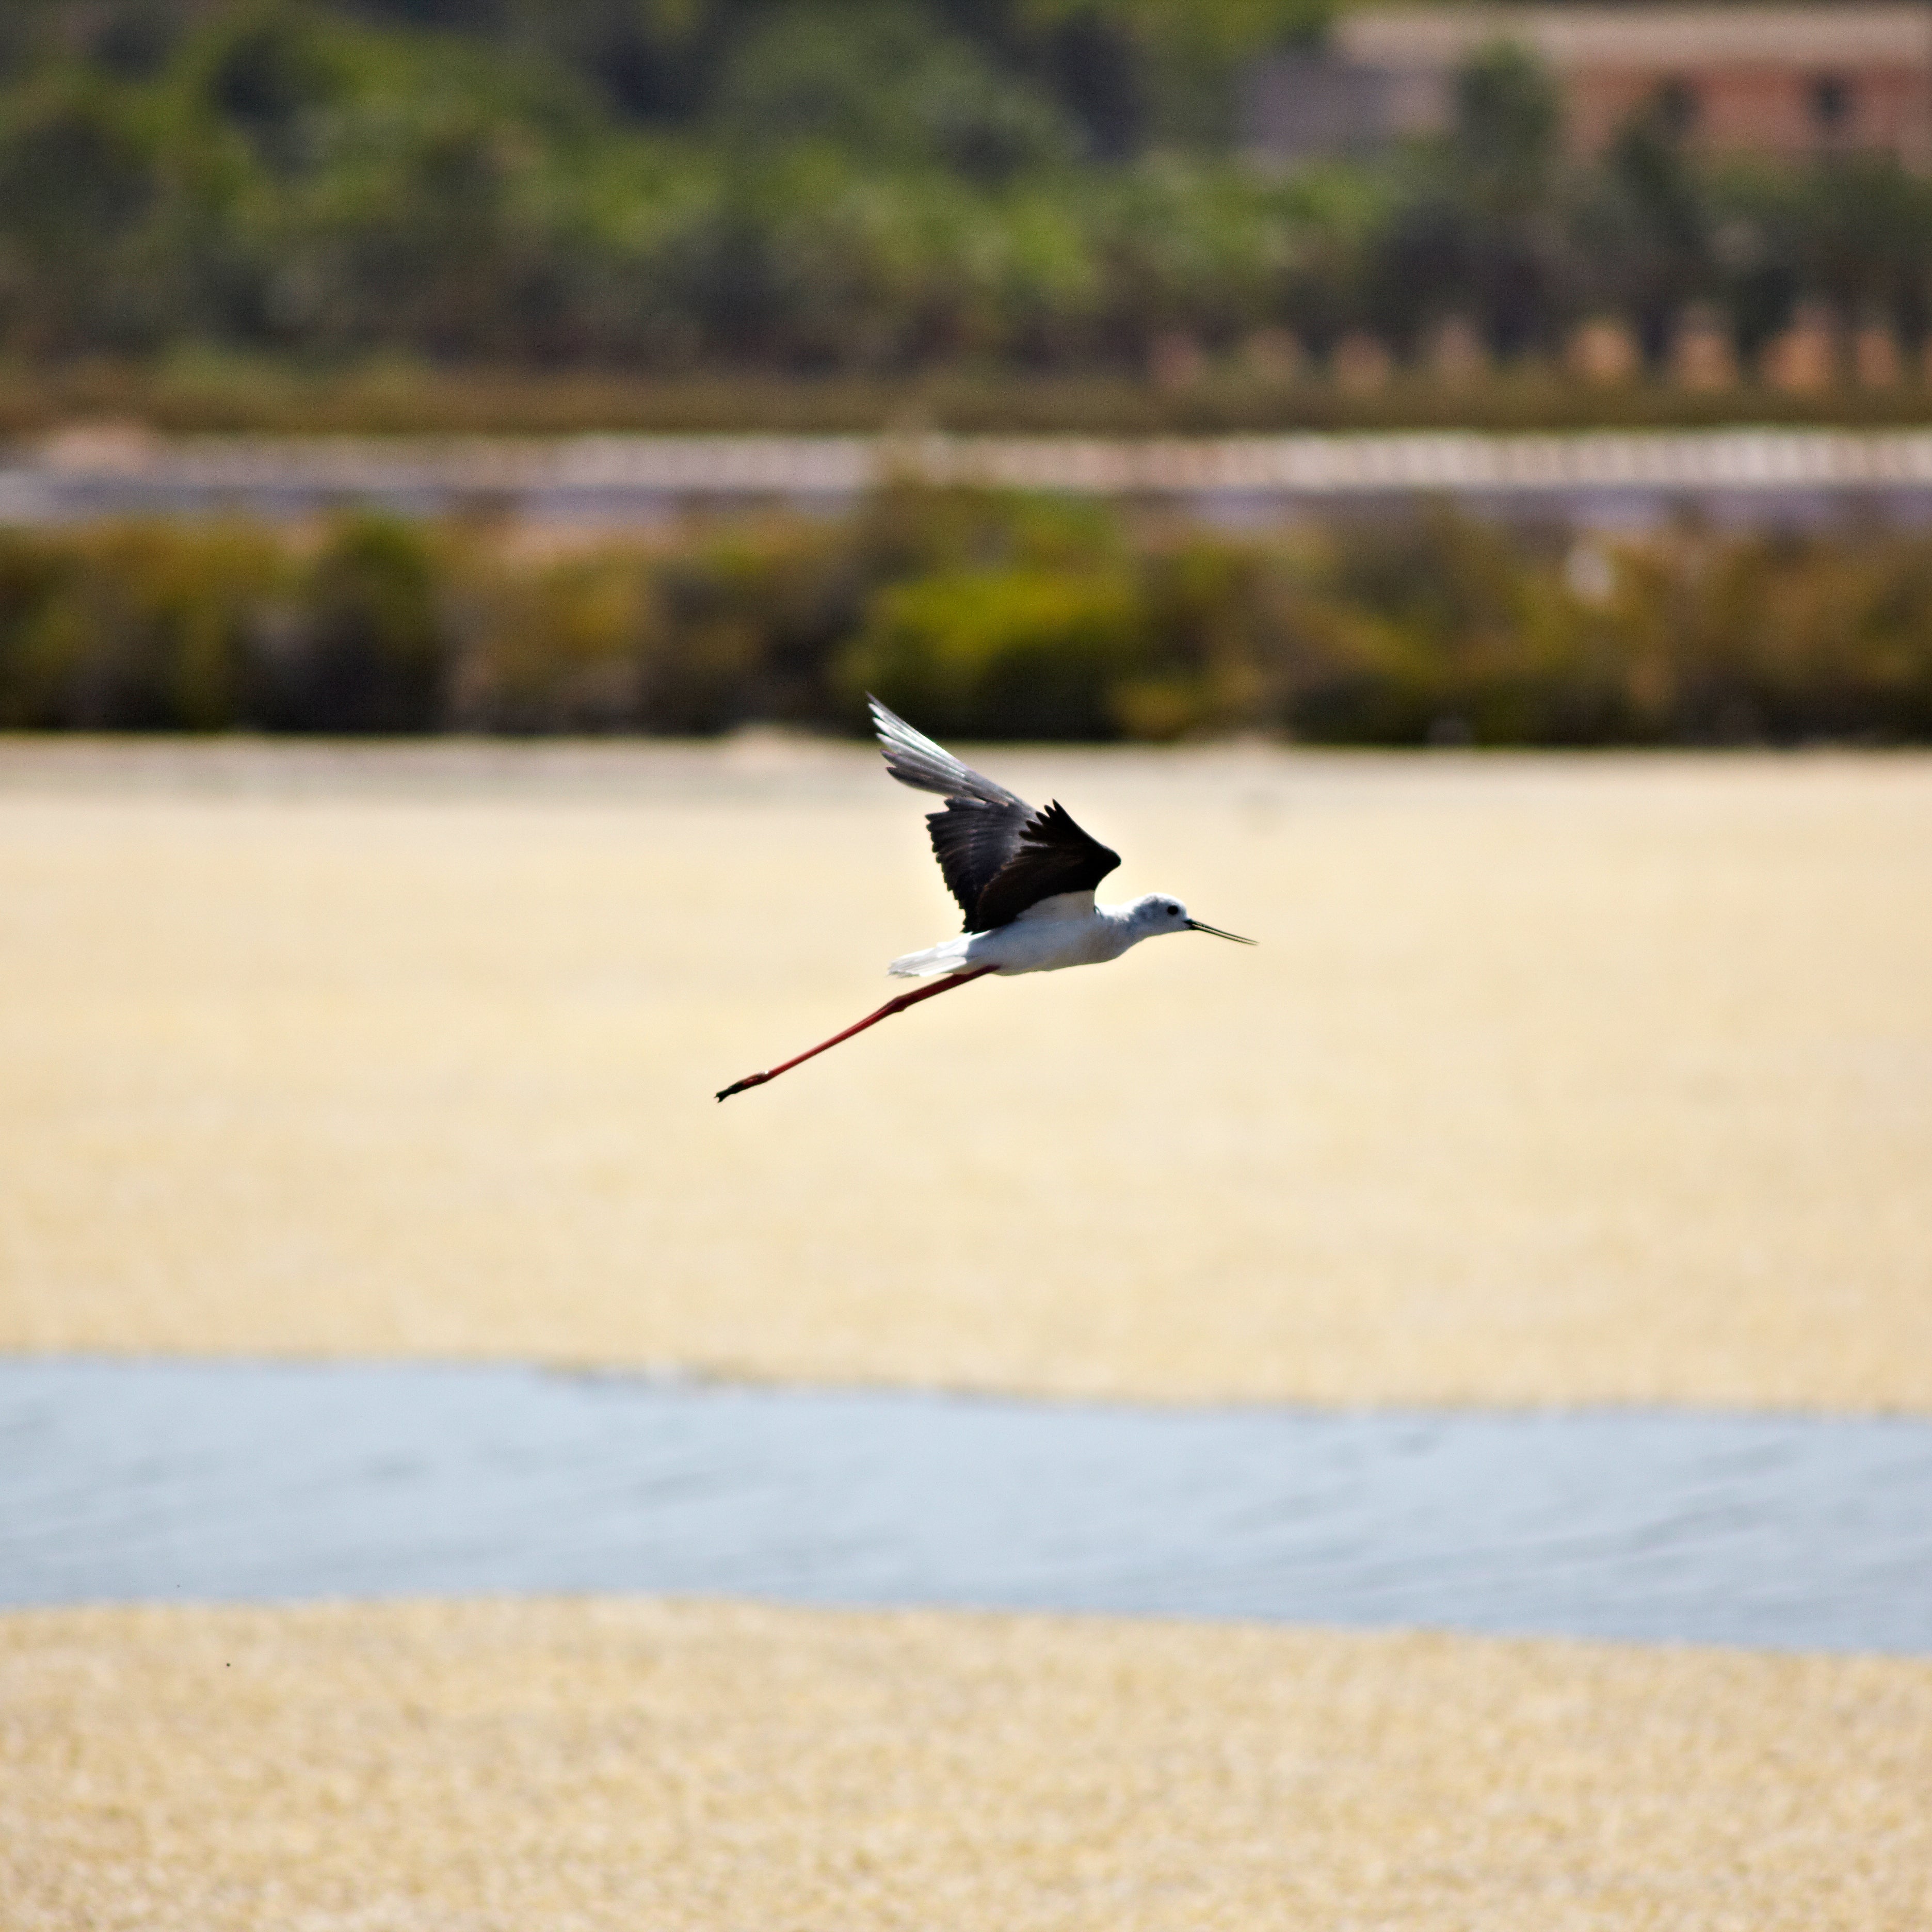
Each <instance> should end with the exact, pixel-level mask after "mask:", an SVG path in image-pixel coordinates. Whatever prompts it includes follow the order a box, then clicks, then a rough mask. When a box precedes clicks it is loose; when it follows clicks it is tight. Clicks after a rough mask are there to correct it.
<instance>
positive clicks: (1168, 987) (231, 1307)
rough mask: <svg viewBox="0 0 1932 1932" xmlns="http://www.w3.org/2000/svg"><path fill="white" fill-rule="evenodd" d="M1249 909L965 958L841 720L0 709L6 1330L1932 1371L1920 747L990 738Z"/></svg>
mask: <svg viewBox="0 0 1932 1932" xmlns="http://www.w3.org/2000/svg"><path fill="white" fill-rule="evenodd" d="M986 762H987V763H988V764H989V766H990V767H991V769H993V770H994V771H995V772H996V773H997V774H998V775H1002V776H1004V777H1005V778H1007V779H1008V781H1010V782H1011V783H1012V784H1015V785H1016V787H1019V789H1021V790H1023V791H1025V792H1026V793H1028V795H1029V796H1034V797H1036V798H1044V797H1046V796H1049V795H1057V796H1059V797H1061V798H1062V799H1064V801H1065V802H1067V805H1069V806H1070V808H1071V809H1072V810H1073V811H1074V812H1075V814H1076V816H1078V817H1079V818H1080V819H1081V820H1082V821H1083V822H1084V823H1086V824H1088V826H1089V827H1090V828H1091V829H1093V830H1094V831H1095V832H1097V833H1098V834H1099V835H1101V836H1102V837H1103V838H1106V839H1107V840H1108V841H1109V842H1110V843H1112V844H1115V845H1116V846H1118V847H1119V849H1120V850H1121V851H1122V852H1123V853H1125V854H1126V855H1127V864H1126V865H1125V867H1124V868H1123V870H1122V871H1121V873H1119V874H1116V876H1115V878H1114V879H1113V880H1111V881H1109V890H1112V889H1116V888H1118V891H1119V892H1120V893H1121V895H1129V894H1132V893H1134V892H1140V891H1142V890H1144V889H1153V888H1155V887H1159V888H1161V889H1166V890H1171V891H1173V892H1178V893H1179V894H1181V895H1182V896H1184V898H1187V901H1188V902H1189V904H1190V906H1191V907H1192V908H1193V910H1194V911H1195V912H1196V913H1197V914H1198V915H1199V916H1201V917H1203V918H1205V919H1208V920H1211V921H1212V922H1214V923H1216V924H1217V925H1225V926H1230V927H1232V928H1234V929H1235V930H1237V931H1240V932H1251V933H1253V934H1254V935H1256V936H1257V937H1259V938H1260V939H1262V941H1263V942H1264V944H1263V945H1262V949H1261V950H1259V951H1247V950H1239V949H1237V948H1235V947H1230V946H1225V945H1223V944H1220V943H1219V942H1217V941H1213V940H1209V939H1203V938H1175V939H1167V940H1163V941H1157V942H1154V943H1151V944H1148V945H1146V946H1145V947H1142V948H1141V949H1139V950H1138V951H1136V953H1133V954H1132V955H1130V956H1129V957H1128V958H1127V959H1124V961H1122V962H1120V963H1119V964H1118V965H1112V966H1109V967H1107V968H1104V969H1100V970H1089V971H1079V972H1073V973H1066V974H1054V975H1044V976H1040V977H1034V978H1031V979H1025V980H1016V981H1010V982H1008V981H998V980H995V981H992V982H989V983H986V984H984V985H980V986H974V987H971V988H970V989H968V990H966V991H965V992H962V993H960V994H959V995H956V996H952V997H949V998H945V999H943V1000H941V1001H938V1002H936V1003H935V1004H932V1005H929V1006H927V1007H923V1008H922V1009H920V1010H919V1011H918V1012H916V1013H913V1014H911V1015H909V1016H907V1017H906V1018H904V1019H895V1020H893V1021H892V1022H889V1023H888V1025H886V1026H884V1027H882V1028H879V1029H878V1030H877V1031H874V1032H872V1033H871V1034H867V1035H866V1036H865V1037H863V1038H862V1040H859V1041H857V1042H856V1043H853V1044H852V1045H850V1046H846V1047H842V1048H841V1049H838V1051H837V1052H835V1053H834V1054H832V1055H829V1056H828V1057H827V1058H824V1059H823V1060H821V1061H816V1062H814V1063H813V1064H811V1066H809V1067H805V1068H804V1069H802V1070H799V1072H798V1073H795V1074H793V1075H790V1076H787V1078H786V1079H784V1080H782V1081H781V1082H778V1083H776V1084H775V1085H772V1086H770V1087H768V1088H763V1089H761V1090H760V1091H756V1092H754V1093H751V1094H746V1095H745V1096H743V1097H740V1098H739V1099H736V1100H733V1101H731V1102H730V1103H729V1104H728V1105H727V1106H723V1107H719V1106H715V1104H714V1103H712V1099H711V1094H712V1091H713V1090H714V1089H715V1088H718V1087H719V1086H721V1085H724V1083H725V1082H727V1081H728V1080H730V1079H733V1078H735V1077H736V1076H739V1075H741V1074H743V1073H747V1072H749V1071H751V1070H753V1069H754V1068H757V1067H762V1066H766V1065H769V1064H771V1063H772V1061H775V1060H777V1059H778V1058H782V1057H784V1056H785V1055H787V1054H789V1053H790V1052H794V1051H796V1050H797V1049H799V1048H801V1047H802V1046H805V1044H807V1043H809V1042H810V1041H811V1040H814V1039H817V1038H818V1037H821V1036H822V1035H823V1034H826V1033H827V1032H829V1031H832V1029H834V1028H836V1027H838V1026H841V1025H844V1024H845V1023H847V1022H849V1021H850V1020H851V1019H854V1018H856V1017H857V1016H858V1015H859V1014H860V1013H862V1012H864V1011H865V1010H868V1008H869V1007H871V1006H872V1005H874V1004H876V1003H877V1001H880V1000H881V999H883V998H886V996H887V995H889V993H890V992H892V991H895V990H897V988H895V986H893V985H892V983H889V982H887V981H886V980H885V979H884V978H883V976H882V969H883V965H884V962H886V959H889V958H890V957H891V956H892V955H893V954H895V953H899V952H901V951H904V950H908V949H910V948H913V947H919V946H922V945H925V944H929V943H930V942H931V941H934V940H936V939H938V938H941V937H942V936H944V935H945V934H946V933H947V932H950V930H952V929H953V927H954V926H955V924H956V919H955V916H954V915H953V912H952V910H951V908H950V904H949V902H948V901H947V900H946V899H945V898H944V895H943V892H942V890H941V886H940V883H939V880H938V875H937V873H936V871H935V870H934V868H932V865H931V862H930V860H929V858H928V856H926V851H925V847H924V830H923V827H922V824H921V823H920V812H921V810H922V808H923V805H924V804H925V803H926V801H922V799H919V797H918V796H916V795H915V794H913V793H910V792H907V791H905V790H902V789H901V788H900V787H897V786H895V785H893V784H891V783H889V781H887V780H886V778H885V777H884V775H883V771H882V769H881V767H880V764H879V763H878V760H877V757H876V755H875V754H873V753H872V752H871V751H869V750H867V749H865V748H860V747H857V746H851V747H826V746H812V745H802V746H795V747H791V746H787V745H784V744H780V743H771V742H741V743H735V744H732V745H724V746H721V747H718V748H709V749H707V748H691V747H681V746H678V747H663V748H652V747H605V748H582V749H576V750H573V749H570V748H546V747H526V748H517V747H503V748H490V747H475V746H465V745H444V746H429V747H421V748H392V749H389V750H383V749H380V748H379V749H375V750H372V751H367V752H363V753H356V752H349V751H329V750H326V749H323V748H290V747H280V748H278V747H267V746H251V745H219V744H217V745H204V746H193V745H177V746H154V745H149V746H139V745H135V746H124V747H115V746H104V745H85V744H65V745H64V744H47V743H31V742H26V741H20V740H15V741H13V742H10V743H9V744H6V745H0V1068H4V1075H3V1076H0V1346H5V1347H7V1348H10V1349H113V1350H151V1349H164V1350H181V1351H190V1352H217V1351H218V1352H236V1351H241V1352H263V1351H272V1352H303V1353H317V1352H320V1353H342V1354H350V1353H356V1354H362V1353H380V1354H386V1355H395V1354H408V1355H436V1356H479V1355H493V1356H513V1357H528V1358H548V1359H553V1360H565V1361H597V1362H606V1363H638V1364H672V1363H675V1364H685V1365H688V1366H690V1367H695V1368H699V1369H703V1370H712V1371H715V1372H717V1373H721V1374H725V1375H732V1376H759V1377H781V1378H807V1379H819V1380H825V1379H832V1380H871V1379H883V1380H889V1381H894V1382H936V1383H943V1384H947V1385H956V1386H957V1385H977V1386H983V1387H985V1386H996V1387H1000V1388H1010V1389H1016V1390H1037V1391H1061V1392H1076V1393H1105V1394H1139V1395H1146V1396H1151V1397H1169V1398H1178V1397H1189V1398H1193V1397H1238V1398H1294V1399H1300V1400H1315V1401H1319V1402H1325V1403H1337V1402H1340V1403H1352V1402H1357V1401H1367V1400H1405V1401H1449V1402H1457V1403H1462V1402H1483V1403H1526V1402H1527V1403H1546V1402H1555V1401H1578V1400H1643V1401H1649V1400H1667V1401H1673V1402H1695V1403H1773V1404H1781V1405H1783V1404H1790V1405H1799V1406H1823V1407H1833V1408H1864V1407H1872V1406H1891V1407H1900V1408H1907V1409H1918V1410H1921V1411H1922V1410H1924V1409H1927V1408H1932V1179H1928V1177H1932V760H1927V759H1925V758H1924V757H1855V756H1850V755H1837V754H1833V755H1817V756H1804V757H1758V756H1741V757H1712V758H1696V757H1657V758H1640V757H1631V758H1604V759H1591V758H1575V759H1565V758H1560V757H1524V758H1498V759H1494V760H1483V759H1475V758H1469V757H1439V758H1438V757H1430V758H1418V759H1409V760H1404V759H1400V758H1375V757H1363V758H1350V757H1311V756H1307V755H1295V754H1286V753H1279V752H1271V751H1260V750H1249V749H1230V750H1225V751H1177V752H1174V753H1172V754H1162V753H1145V752H1143V753H1128V754H1109V753H1100V752H1083V751H1006V752H1003V753H998V754H992V753H989V754H987V757H986Z"/></svg>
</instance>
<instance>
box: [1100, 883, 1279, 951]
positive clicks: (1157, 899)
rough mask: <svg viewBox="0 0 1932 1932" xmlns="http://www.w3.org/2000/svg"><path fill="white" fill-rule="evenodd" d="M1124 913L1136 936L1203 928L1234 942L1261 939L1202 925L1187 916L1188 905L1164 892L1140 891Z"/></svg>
mask: <svg viewBox="0 0 1932 1932" xmlns="http://www.w3.org/2000/svg"><path fill="white" fill-rule="evenodd" d="M1127 916H1128V918H1129V919H1130V920H1131V921H1132V922H1133V927H1134V935H1135V937H1136V938H1138V939H1151V938H1154V936H1155V935H1156V934H1157V933H1163V932H1205V933H1209V934H1211V935H1213V936H1214V938H1217V939H1232V941H1234V942H1235V944H1236V945H1237V946H1256V945H1259V944H1260V943H1261V942H1260V941H1259V940H1253V939H1244V938H1242V937H1241V935H1240V934H1239V933H1238V932H1223V931H1222V930H1221V929H1220V927H1219V926H1203V925H1202V923H1201V922H1200V921H1199V919H1190V918H1189V917H1188V916H1187V907H1185V906H1184V905H1183V904H1181V901H1179V900H1178V899H1176V898H1169V896H1168V895H1167V894H1166V893H1165V892H1146V893H1143V894H1142V896H1141V897H1140V898H1137V899H1136V900H1135V901H1134V902H1133V905H1132V907H1130V908H1129V910H1128V913H1127Z"/></svg>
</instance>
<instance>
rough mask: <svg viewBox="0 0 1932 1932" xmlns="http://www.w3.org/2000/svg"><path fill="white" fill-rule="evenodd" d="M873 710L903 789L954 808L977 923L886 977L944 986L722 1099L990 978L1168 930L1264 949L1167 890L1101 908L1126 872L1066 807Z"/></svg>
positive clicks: (1071, 961) (1107, 955)
mask: <svg viewBox="0 0 1932 1932" xmlns="http://www.w3.org/2000/svg"><path fill="white" fill-rule="evenodd" d="M868 703H870V704H871V707H872V723H873V725H874V728H875V729H876V730H877V732H878V734H879V742H880V745H881V746H882V747H883V749H884V751H885V754H886V769H887V770H888V771H889V772H891V773H892V776H893V777H894V778H897V779H898V781H899V783H900V784H906V785H910V786H912V787H913V789H914V790H918V791H935V792H938V793H939V794H940V796H941V797H943V798H944V799H945V800H946V807H945V809H944V811H935V812H930V813H929V814H927V816H926V823H927V824H928V825H929V826H930V827H931V828H932V850H933V854H934V856H935V857H936V858H937V859H938V861H939V869H940V871H941V872H942V873H944V874H945V877H946V884H947V889H948V890H949V891H950V892H951V893H952V895H953V897H954V898H956V899H957V900H958V901H959V908H960V910H961V911H962V912H963V913H965V915H966V927H965V931H964V932H962V934H961V935H959V938H956V939H947V940H943V941H941V943H940V944H938V945H937V946H929V947H927V948H926V950H925V951H924V952H923V953H907V954H906V955H905V956H904V958H903V959H895V960H894V961H893V962H892V965H890V966H889V968H887V969H886V970H887V971H889V972H892V973H895V974H898V975H899V976H900V977H901V978H905V979H915V980H917V979H926V978H928V977H930V976H931V975H932V974H935V973H941V974H945V975H946V977H944V979H942V980H941V981H940V983H938V986H925V987H922V988H921V989H919V992H916V993H901V995H899V996H898V998H897V999H895V1000H888V1001H886V1004H884V1005H883V1007H880V1009H879V1010H878V1011H877V1013H868V1014H867V1015H866V1016H865V1018H864V1019H862V1020H861V1021H859V1022H858V1024H857V1025H856V1026H849V1027H847V1028H846V1029H845V1031H844V1032H843V1033H835V1034H833V1035H832V1037H831V1038H830V1039H829V1040H821V1041H820V1043H818V1045H817V1046H814V1047H811V1048H809V1049H807V1050H806V1051H805V1052H803V1053H801V1054H799V1055H797V1056H796V1058H793V1059H790V1060H787V1061H784V1063H783V1064H781V1065H779V1066H777V1067H771V1068H769V1069H768V1070H766V1072H764V1073H748V1074H746V1075H745V1077H744V1079H742V1080H734V1081H733V1082H732V1083H731V1084H730V1086H728V1087H727V1088H724V1090H723V1091H722V1092H721V1093H720V1094H718V1099H719V1100H729V1099H730V1097H731V1096H732V1095H733V1094H742V1093H743V1092H744V1091H745V1088H748V1087H762V1086H763V1085H764V1084H765V1082H766V1081H767V1080H775V1079H777V1078H778V1076H779V1075H780V1074H781V1073H790V1071H791V1070H792V1069H793V1067H798V1066H801V1065H802V1064H804V1062H805V1061H808V1060H810V1059H812V1058H814V1057H815V1056H816V1055H819V1054H821V1053H823V1052H825V1051H826V1049H828V1048H829V1047H834V1046H837V1045H838V1043H839V1042H840V1041H841V1040H850V1038H851V1037H852V1036H853V1034H859V1033H863V1032H864V1031H865V1029H866V1028H868V1027H869V1026H877V1025H878V1023H879V1022H880V1021H881V1020H883V1019H890V1018H891V1017H892V1015H893V1014H894V1013H904V1011H905V1010H906V1009H907V1007H915V1006H916V1005H918V1004H919V1001H921V1000H930V999H932V998H935V997H936V996H937V995H939V994H941V993H950V992H952V991H953V989H954V988H955V987H956V986H970V985H971V983H973V981H974V980H982V979H984V978H985V977H986V975H987V974H989V973H1001V974H1014V973H1057V972H1058V971H1059V970H1060V969H1061V967H1063V966H1097V965H1100V963H1101V962H1102V961H1103V960H1107V959H1119V957H1120V956H1121V954H1122V953H1124V952H1126V951H1127V948H1128V947H1130V946H1138V945H1139V944H1140V942H1141V941H1142V940H1143V939H1152V938H1154V937H1155V936H1156V935H1158V934H1160V933H1163V932H1206V933H1211V934H1212V935H1214V938H1217V939H1232V941H1234V942H1235V944H1236V945H1238V946H1253V945H1256V944H1259V942H1258V941H1255V940H1252V939H1244V938H1242V937H1241V935H1240V934H1239V933H1238V932H1223V931H1222V930H1221V929H1220V927H1219V926H1203V925H1202V923H1201V922H1200V921H1199V919H1190V918H1189V917H1188V916H1187V907H1185V906H1184V905H1183V904H1181V901H1179V900H1178V899H1176V898H1169V897H1168V896H1167V895H1166V894H1165V893H1163V892H1148V893H1145V894H1143V895H1142V897H1140V898H1137V899H1133V900H1130V901H1128V903H1127V904H1125V905H1096V904H1094V887H1095V886H1097V885H1098V884H1099V883H1100V881H1101V880H1103V879H1104V878H1105V877H1106V876H1107V874H1109V872H1111V871H1112V870H1113V869H1114V868H1115V866H1116V865H1118V864H1119V863H1120V862H1121V856H1120V854H1119V853H1118V852H1112V851H1109V850H1108V848H1107V847H1106V846H1104V845H1103V844H1101V843H1100V841H1099V840H1098V839H1097V838H1090V837H1089V836H1088V835H1087V834H1086V833H1085V832H1083V831H1082V830H1081V829H1080V828H1079V826H1077V825H1076V824H1075V823H1074V822H1073V818H1072V817H1071V815H1070V814H1069V813H1068V811H1067V808H1065V807H1064V805H1060V804H1058V802H1056V803H1055V804H1052V805H1049V806H1048V807H1047V808H1046V810H1045V811H1037V810H1036V809H1035V808H1034V807H1033V806H1032V805H1029V804H1028V803H1027V802H1026V800H1025V799H1023V798H1019V797H1017V796H1015V795H1014V793H1012V792H1010V791H1009V790H1007V788H1006V787H1005V786H1004V785H1002V784H995V783H994V782H993V781H992V779H991V778H983V777H982V776H981V775H980V773H979V772H976V771H974V770H971V769H969V768H968V766H965V765H962V763H960V762H959V760H958V759H957V758H956V757H954V756H953V754H952V753H951V752H950V751H947V750H946V749H945V748H944V747H943V746H941V745H935V743H934V742H932V739H930V738H928V737H926V736H922V734H921V733H919V732H917V731H915V730H913V728H912V727H911V726H910V724H907V722H906V721H905V720H904V718H898V717H895V716H894V715H893V714H892V712H889V711H888V710H887V709H886V707H885V706H883V704H881V703H880V702H879V700H877V698H876V697H874V698H871V699H868Z"/></svg>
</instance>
